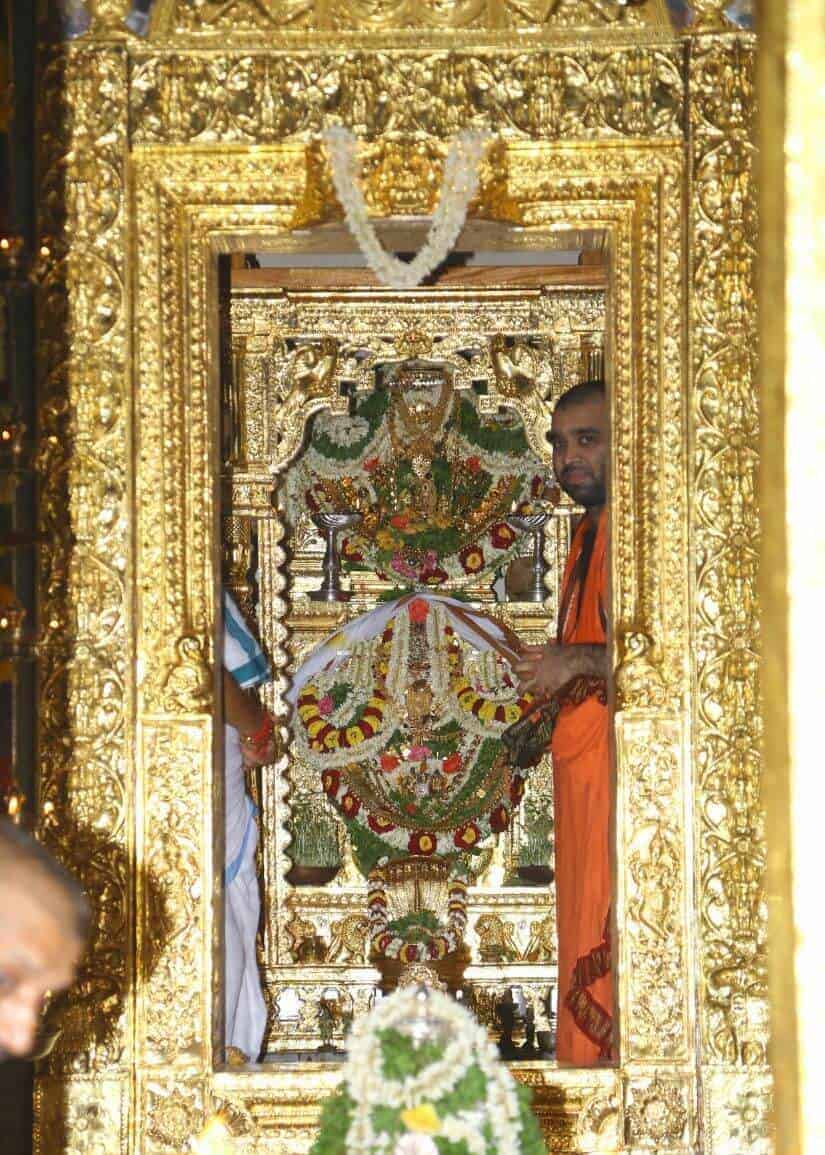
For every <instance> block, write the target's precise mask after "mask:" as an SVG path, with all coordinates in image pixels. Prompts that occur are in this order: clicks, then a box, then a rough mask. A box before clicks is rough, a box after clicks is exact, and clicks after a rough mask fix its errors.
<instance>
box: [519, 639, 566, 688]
mask: <svg viewBox="0 0 825 1155" xmlns="http://www.w3.org/2000/svg"><path fill="white" fill-rule="evenodd" d="M569 649H570V647H569V646H560V645H558V644H557V643H556V642H547V643H546V644H545V645H543V646H525V647H524V649H523V650H522V653H521V658H520V659H519V661H518V662H516V664H515V666H514V667H513V669H514V670H515V673H516V677H517V678H518V681H519V689H520V690H523V691H525V690H529V691H530V693H531V694H535V695H536V696H537V697H542V698H547V697H550V696H551V695H552V694H556V693H558V691H559V690H560V689H561V688H562V686H563V685H564V684H565V682H569V681H570V678H571V676H572V675H571V674H570V670H569V666H570V663H569V658H568V653H567V651H568V650H569Z"/></svg>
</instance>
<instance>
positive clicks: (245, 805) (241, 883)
mask: <svg viewBox="0 0 825 1155" xmlns="http://www.w3.org/2000/svg"><path fill="white" fill-rule="evenodd" d="M223 611H224V647H223V662H224V666H225V668H226V670H227V671H228V672H229V673H230V674H231V675H232V676H233V677H234V678H235V680H236V681H237V682H238V684H239V685H240V686H241V688H242V689H249V688H250V687H252V686H258V685H260V684H261V683H262V682H265V681H268V680H269V677H270V672H269V667H268V665H267V662H266V658H265V657H264V654H263V651H262V650H261V647H260V646H259V645H258V642H257V641H256V640H255V638H254V637H253V636H252V634H251V633H250V631H249V629H248V628H247V626H246V623H245V622H244V620H243V618H242V617H241V614H240V611H239V610H238V607H237V606H236V605H235V603H234V602H233V601H232V599H231V597H230V596H229V595H228V594H227V593H224V597H223ZM255 813H256V812H255V806H254V805H253V802H252V799H251V798H250V797H249V795H248V794H247V792H246V783H245V780H244V767H243V758H242V756H241V740H240V735H239V733H238V731H237V730H236V729H235V727H234V726H229V725H226V726H224V821H225V859H224V862H225V865H224V1005H225V1019H226V1030H225V1043H226V1046H227V1047H237V1048H238V1050H240V1051H243V1053H244V1054H245V1055H247V1056H248V1058H250V1059H253V1060H254V1059H257V1058H258V1055H259V1053H260V1050H261V1046H262V1044H263V1038H264V1030H265V1028H266V1003H265V1002H264V996H263V992H262V990H261V976H260V972H259V970H258V960H257V953H256V939H257V935H258V921H259V918H260V913H261V895H260V888H259V883H258V875H257V872H256V870H255V849H256V847H257V845H258V825H257V823H256V821H255Z"/></svg>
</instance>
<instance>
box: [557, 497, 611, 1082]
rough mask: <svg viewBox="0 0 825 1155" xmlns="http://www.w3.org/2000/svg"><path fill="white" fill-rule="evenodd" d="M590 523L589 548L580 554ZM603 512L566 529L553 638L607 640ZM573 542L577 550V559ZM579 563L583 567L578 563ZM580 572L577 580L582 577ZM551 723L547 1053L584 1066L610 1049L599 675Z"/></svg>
mask: <svg viewBox="0 0 825 1155" xmlns="http://www.w3.org/2000/svg"><path fill="white" fill-rule="evenodd" d="M588 531H590V537H591V541H592V554H591V555H590V560H589V564H588V563H587V558H586V539H587V537H588ZM606 546H607V511H606V510H602V513H601V515H600V517H599V521H598V525H597V527H596V532H595V539H594V538H593V524H592V521H591V519H590V518H589V517H584V518H583V519H582V521H581V523H580V524H579V526H578V529H577V530H576V533H575V535H574V537H573V541H572V544H571V547H570V555H569V557H568V559H567V566H566V568H565V573H564V580H563V584H562V599H561V606H562V612H561V615H560V619H559V641H560V642H561V643H563V644H574V643H589V644H604V643H606V641H607V631H606V625H607V619H606V607H607V604H608V596H607V565H606V562H607V549H606ZM583 550H584V551H585V557H584V558H583V557H582V553H583ZM584 564H587V572H586V573H585V574H582V572H581V570H582V567H583V565H584ZM582 578H583V580H582ZM562 697H563V701H564V704H563V705H562V708H561V711H560V713H559V716H558V718H557V720H556V724H555V727H554V729H553V737H552V741H551V751H552V754H553V783H554V791H555V794H554V807H555V834H556V904H557V919H558V936H559V990H558V1026H557V1052H556V1055H557V1058H558V1060H559V1061H560V1062H565V1063H572V1064H575V1065H576V1066H591V1065H593V1064H594V1063H596V1062H597V1061H598V1060H599V1059H607V1058H610V1057H611V1047H612V1039H613V1020H612V1015H613V981H612V975H611V973H610V971H611V966H610V923H609V908H610V857H609V849H608V847H609V827H610V806H611V800H610V767H609V752H608V708H607V694H606V685H605V682H604V680H603V679H596V678H590V679H577V680H576V682H574V683H573V684H571V686H569V687H565V689H564V690H563V691H562Z"/></svg>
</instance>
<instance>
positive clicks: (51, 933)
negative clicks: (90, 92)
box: [0, 870, 82, 1057]
mask: <svg viewBox="0 0 825 1155" xmlns="http://www.w3.org/2000/svg"><path fill="white" fill-rule="evenodd" d="M20 873H21V871H19V870H18V871H15V872H14V874H15V876H17V875H19V874H20ZM3 881H4V885H3V897H2V904H0V1057H2V1053H3V1052H6V1053H8V1054H12V1055H27V1054H28V1053H29V1052H30V1051H31V1049H32V1047H33V1046H34V1042H35V1037H36V1035H37V1028H38V1024H39V1020H40V1013H41V1011H42V1009H43V1001H44V999H45V997H46V995H47V993H48V992H49V991H58V990H62V989H63V988H64V987H67V986H68V985H69V984H70V983H71V981H72V979H73V978H74V973H75V968H76V966H77V964H78V962H79V960H80V955H81V951H82V944H81V942H80V940H79V938H78V936H77V935H76V933H75V931H74V924H73V919H72V912H71V910H70V908H69V904H68V902H67V901H66V900H65V899H64V898H63V895H62V894H61V893H60V891H59V889H58V887H57V886H56V884H54V883H53V882H51V881H50V880H48V879H41V878H37V879H36V880H35V879H33V878H29V879H28V880H24V879H23V880H21V879H20V878H18V877H14V878H13V879H12V880H11V884H10V885H6V878H5V877H4V880H3Z"/></svg>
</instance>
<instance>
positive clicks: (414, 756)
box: [407, 746, 432, 762]
mask: <svg viewBox="0 0 825 1155" xmlns="http://www.w3.org/2000/svg"><path fill="white" fill-rule="evenodd" d="M430 754H432V750H431V749H430V747H429V746H413V748H412V749H411V750H410V753H409V757H408V759H407V761H408V762H421V761H423V760H424V758H429V756H430Z"/></svg>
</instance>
